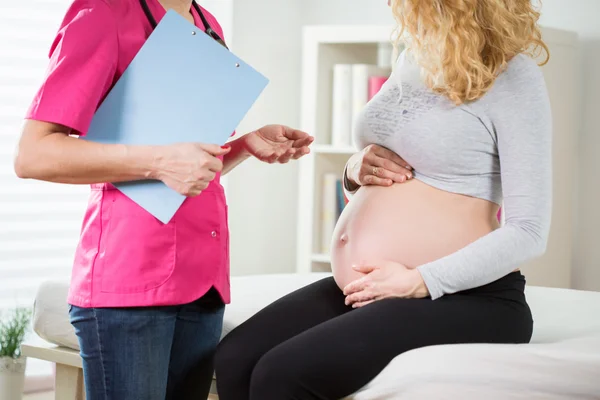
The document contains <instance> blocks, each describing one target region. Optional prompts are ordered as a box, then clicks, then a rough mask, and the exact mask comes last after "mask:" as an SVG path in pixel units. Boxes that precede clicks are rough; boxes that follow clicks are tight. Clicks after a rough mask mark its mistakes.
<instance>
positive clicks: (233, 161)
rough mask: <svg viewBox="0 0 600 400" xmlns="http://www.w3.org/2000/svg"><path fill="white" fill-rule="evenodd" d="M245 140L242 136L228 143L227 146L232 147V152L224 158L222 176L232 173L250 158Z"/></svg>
mask: <svg viewBox="0 0 600 400" xmlns="http://www.w3.org/2000/svg"><path fill="white" fill-rule="evenodd" d="M244 140H245V139H244V136H242V137H239V138H237V139H235V140H232V141H231V142H229V143H227V146H229V147H231V151H230V152H229V153H227V155H225V157H224V158H223V172H222V175H225V174H227V173H229V172H231V170H232V169H234V168H235V167H237V166H238V165H240V164H241V163H242V162H243V161H245V160H246V159H248V158H249V157H250V153H249V152H248V150H247V148H246V145H245V143H244Z"/></svg>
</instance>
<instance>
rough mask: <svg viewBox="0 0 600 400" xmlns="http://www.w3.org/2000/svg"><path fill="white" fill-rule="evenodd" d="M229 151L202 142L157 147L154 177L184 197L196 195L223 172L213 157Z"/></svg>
mask: <svg viewBox="0 0 600 400" xmlns="http://www.w3.org/2000/svg"><path fill="white" fill-rule="evenodd" d="M230 150H231V148H230V147H228V146H223V147H221V146H218V145H216V144H203V143H177V144H172V145H167V146H160V147H157V151H158V155H157V157H156V178H157V179H158V180H161V181H162V182H163V183H164V184H165V185H167V186H168V187H170V188H171V189H173V190H175V191H177V192H178V193H180V194H182V195H184V196H188V197H194V196H198V195H199V194H200V193H201V192H202V191H203V190H204V189H206V187H207V186H208V185H209V184H210V182H211V181H212V180H213V179H215V176H216V174H217V173H219V172H221V170H222V169H223V162H222V161H221V160H220V159H218V158H217V157H220V156H224V155H225V154H227V153H228V152H229V151H230Z"/></svg>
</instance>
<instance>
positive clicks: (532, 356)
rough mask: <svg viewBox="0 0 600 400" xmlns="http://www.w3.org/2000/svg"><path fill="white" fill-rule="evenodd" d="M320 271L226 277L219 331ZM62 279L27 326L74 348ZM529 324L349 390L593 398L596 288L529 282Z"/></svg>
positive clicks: (376, 398)
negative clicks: (528, 335) (523, 339)
mask: <svg viewBox="0 0 600 400" xmlns="http://www.w3.org/2000/svg"><path fill="white" fill-rule="evenodd" d="M325 276H328V275H327V274H309V275H298V274H283V275H261V276H247V277H234V278H232V282H231V284H232V304H231V305H229V306H228V307H227V309H226V312H225V325H224V330H223V335H226V334H227V333H229V332H230V331H231V330H232V329H233V328H234V327H235V326H237V325H239V324H240V323H241V322H243V321H244V320H246V319H247V318H248V317H250V316H251V315H253V314H254V313H255V312H257V311H258V310H260V309H261V308H262V307H264V306H266V305H267V304H269V303H271V302H272V301H274V300H275V299H277V298H279V297H281V296H283V295H285V294H287V293H289V292H291V291H293V290H295V289H297V288H299V287H301V286H304V285H306V284H308V283H311V282H313V281H315V280H318V279H321V278H323V277H325ZM67 289H68V284H67V283H65V282H48V283H46V284H44V285H43V286H42V287H41V288H40V289H39V292H38V295H37V298H36V301H35V307H34V308H35V312H34V330H35V332H36V333H37V334H38V335H39V336H40V337H42V338H43V339H45V340H46V341H48V342H49V343H52V344H56V345H59V346H62V347H66V348H70V349H74V350H78V344H77V340H76V338H75V335H74V333H73V329H72V327H71V325H70V324H69V321H68V314H67V309H68V306H67V304H66V296H67ZM527 298H528V301H529V303H530V305H531V308H532V311H533V315H534V319H535V328H534V335H533V339H532V343H531V344H527V345H486V344H480V345H452V346H432V347H428V348H423V349H418V350H413V351H410V352H407V353H405V354H402V355H399V356H398V357H396V358H395V359H394V360H393V361H392V362H391V363H390V364H389V365H388V366H387V367H386V369H384V370H383V371H382V372H381V374H379V376H377V377H376V378H375V379H374V380H373V381H372V382H370V383H369V384H368V385H366V386H365V387H364V388H362V389H361V390H359V391H358V392H357V393H355V394H354V395H352V396H351V397H349V398H348V400H349V399H353V400H383V399H436V400H437V399H458V398H460V399H483V398H485V399H491V400H495V399H499V400H500V399H502V400H513V399H514V400H516V399H527V400H532V399H544V400H554V399H561V400H562V399H564V400H567V399H568V400H576V399H600V293H596V292H582V291H575V290H565V289H550V288H538V287H529V288H528V289H527Z"/></svg>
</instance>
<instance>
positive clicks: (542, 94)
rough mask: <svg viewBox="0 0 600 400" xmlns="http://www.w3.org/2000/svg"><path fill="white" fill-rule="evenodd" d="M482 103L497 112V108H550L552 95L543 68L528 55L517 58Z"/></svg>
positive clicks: (521, 109) (500, 76) (507, 67)
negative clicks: (547, 86) (548, 90)
mask: <svg viewBox="0 0 600 400" xmlns="http://www.w3.org/2000/svg"><path fill="white" fill-rule="evenodd" d="M483 100H484V101H483V103H485V104H486V105H488V106H494V107H491V108H492V109H496V110H498V108H497V106H501V107H500V109H506V108H511V109H515V110H519V111H523V110H524V109H529V108H532V107H535V108H544V109H546V108H548V107H549V96H548V92H547V88H546V81H545V78H544V73H543V71H542V67H540V66H539V65H538V64H537V62H536V61H535V60H534V59H533V58H531V57H530V56H528V55H526V54H519V55H517V56H515V57H514V58H513V59H512V60H510V61H509V62H508V64H507V66H506V68H505V69H504V71H502V72H501V73H500V74H499V75H498V77H497V78H496V81H495V82H494V84H493V86H492V88H491V90H490V91H489V93H487V94H486V96H484V98H483ZM489 111H492V110H489Z"/></svg>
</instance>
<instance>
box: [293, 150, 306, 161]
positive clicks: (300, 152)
mask: <svg viewBox="0 0 600 400" xmlns="http://www.w3.org/2000/svg"><path fill="white" fill-rule="evenodd" d="M308 153H310V148H308V147H301V148H299V149H296V152H295V153H294V155H293V156H292V158H293V159H294V160H297V159H299V158H300V157H302V156H305V155H307V154H308Z"/></svg>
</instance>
